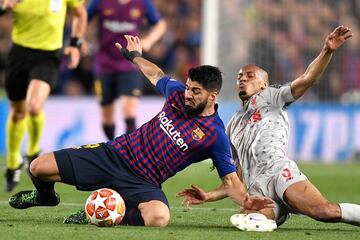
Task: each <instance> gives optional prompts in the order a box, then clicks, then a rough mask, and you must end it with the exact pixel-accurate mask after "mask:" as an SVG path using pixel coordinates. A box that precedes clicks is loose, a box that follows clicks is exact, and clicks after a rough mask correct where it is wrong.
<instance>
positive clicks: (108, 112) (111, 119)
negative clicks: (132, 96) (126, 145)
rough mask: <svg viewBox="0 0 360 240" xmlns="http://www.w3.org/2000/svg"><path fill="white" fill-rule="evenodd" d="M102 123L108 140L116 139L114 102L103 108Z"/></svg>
mask: <svg viewBox="0 0 360 240" xmlns="http://www.w3.org/2000/svg"><path fill="white" fill-rule="evenodd" d="M101 122H102V127H103V130H104V133H105V135H106V137H107V138H108V140H112V139H114V137H115V104H114V102H112V103H110V104H108V105H106V106H101Z"/></svg>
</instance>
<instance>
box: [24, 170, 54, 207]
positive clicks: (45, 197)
mask: <svg viewBox="0 0 360 240" xmlns="http://www.w3.org/2000/svg"><path fill="white" fill-rule="evenodd" d="M29 175H30V178H31V181H32V182H33V184H34V186H35V188H36V190H37V191H38V193H39V195H40V200H41V201H46V202H48V201H52V199H54V198H56V195H55V190H54V185H55V183H54V182H45V181H43V180H41V179H40V178H38V177H35V176H34V175H33V174H32V173H31V172H30V171H29Z"/></svg>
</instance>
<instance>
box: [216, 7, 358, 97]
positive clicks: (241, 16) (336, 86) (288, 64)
mask: <svg viewBox="0 0 360 240" xmlns="http://www.w3.org/2000/svg"><path fill="white" fill-rule="evenodd" d="M226 3H227V4H222V5H221V10H220V17H219V19H220V27H219V29H220V32H219V35H220V36H221V37H220V38H221V40H220V42H222V43H220V44H219V49H220V51H219V52H220V53H219V67H220V68H221V69H223V71H225V72H230V73H231V72H236V71H237V70H238V69H239V66H240V65H242V64H246V63H249V62H250V63H255V64H257V65H259V66H261V67H263V68H264V69H265V70H267V71H268V73H269V76H270V81H271V83H280V84H282V83H286V82H289V81H292V80H293V79H295V78H296V77H298V76H300V75H301V74H302V73H303V72H304V71H305V70H306V68H307V66H308V65H309V64H310V62H311V61H312V60H313V59H314V58H315V57H316V56H317V55H318V54H319V52H320V50H321V47H322V46H323V43H324V40H325V38H326V36H327V34H328V33H330V32H331V31H332V30H333V29H334V28H335V27H336V26H338V25H340V24H342V25H345V26H348V27H350V28H351V29H352V32H353V35H354V36H353V38H352V39H351V40H350V41H349V42H348V43H346V44H345V45H344V46H342V47H341V48H340V49H339V50H338V51H337V52H336V54H335V55H334V57H333V59H332V61H331V63H330V65H329V67H328V69H327V70H326V71H325V73H324V75H323V77H322V79H321V81H320V82H319V84H318V85H316V86H315V87H314V88H312V89H310V91H309V92H308V94H307V95H306V96H304V97H303V98H302V99H301V101H331V102H332V101H343V102H360V44H359V42H360V38H359V34H360V28H359V26H360V18H359V16H360V1H359V0H342V1H338V0H252V1H248V0H236V1H231V0H230V1H226ZM235 29H236V30H235ZM234 63H235V64H234ZM233 78H235V75H234V77H233Z"/></svg>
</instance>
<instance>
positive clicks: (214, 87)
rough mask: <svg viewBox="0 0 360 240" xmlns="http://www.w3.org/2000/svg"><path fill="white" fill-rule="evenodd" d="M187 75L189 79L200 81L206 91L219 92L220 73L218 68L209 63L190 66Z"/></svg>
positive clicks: (220, 84) (220, 83)
mask: <svg viewBox="0 0 360 240" xmlns="http://www.w3.org/2000/svg"><path fill="white" fill-rule="evenodd" d="M188 77H189V79H190V80H191V81H196V82H198V83H200V84H201V85H202V86H203V87H204V88H205V89H206V90H207V91H216V92H220V90H221V86H222V74H221V71H220V69H219V68H217V67H214V66H210V65H201V66H199V67H194V68H190V69H189V72H188Z"/></svg>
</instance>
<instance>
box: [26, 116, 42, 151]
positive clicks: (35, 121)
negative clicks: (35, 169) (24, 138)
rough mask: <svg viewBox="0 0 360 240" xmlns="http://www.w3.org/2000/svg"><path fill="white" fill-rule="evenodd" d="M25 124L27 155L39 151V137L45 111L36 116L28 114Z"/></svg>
mask: <svg viewBox="0 0 360 240" xmlns="http://www.w3.org/2000/svg"><path fill="white" fill-rule="evenodd" d="M27 125H28V126H27V127H28V132H29V145H28V148H27V155H28V156H34V155H35V154H37V153H39V151H40V139H41V135H42V131H43V129H44V125H45V113H44V112H43V111H42V112H41V113H40V114H39V115H37V116H29V117H28V122H27Z"/></svg>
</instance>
